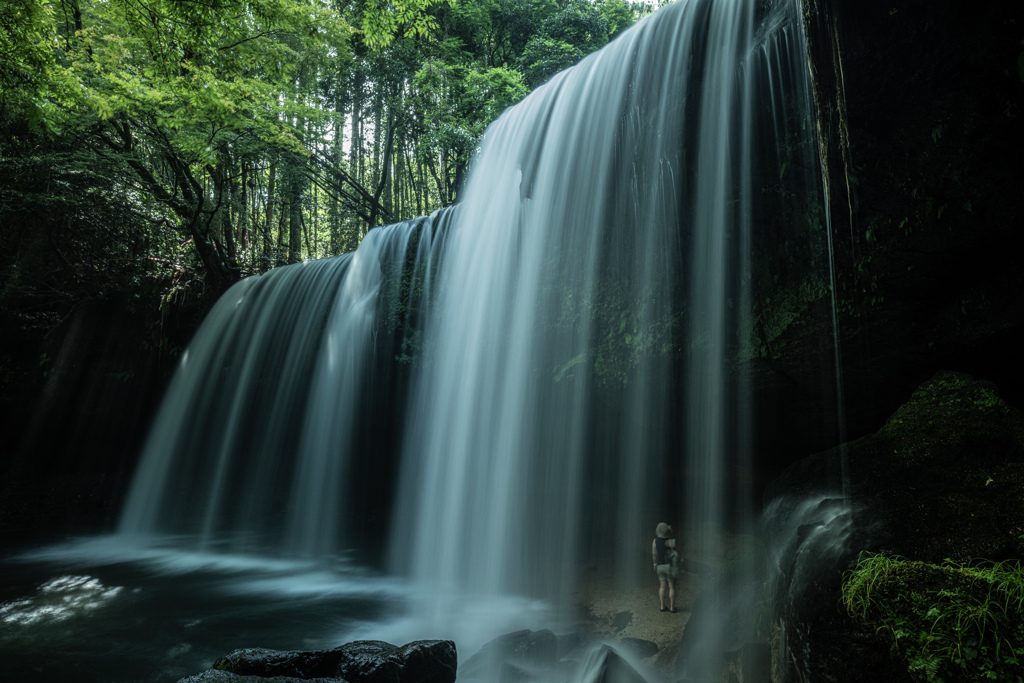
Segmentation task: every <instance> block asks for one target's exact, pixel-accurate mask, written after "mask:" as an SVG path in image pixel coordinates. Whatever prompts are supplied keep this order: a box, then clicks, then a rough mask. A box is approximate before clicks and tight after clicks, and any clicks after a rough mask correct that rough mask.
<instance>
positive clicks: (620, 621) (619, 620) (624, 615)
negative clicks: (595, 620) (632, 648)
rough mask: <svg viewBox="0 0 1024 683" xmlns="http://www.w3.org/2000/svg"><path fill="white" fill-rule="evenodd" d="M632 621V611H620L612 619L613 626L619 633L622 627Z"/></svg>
mask: <svg viewBox="0 0 1024 683" xmlns="http://www.w3.org/2000/svg"><path fill="white" fill-rule="evenodd" d="M632 621H633V613H632V612H619V613H618V614H616V615H615V617H614V618H613V619H612V627H613V628H614V629H615V632H616V633H618V632H619V631H621V630H622V629H624V628H626V627H627V626H629V624H630V623H631V622H632Z"/></svg>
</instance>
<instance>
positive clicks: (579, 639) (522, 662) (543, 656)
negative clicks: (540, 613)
mask: <svg viewBox="0 0 1024 683" xmlns="http://www.w3.org/2000/svg"><path fill="white" fill-rule="evenodd" d="M587 643H588V638H587V637H586V636H585V635H584V634H581V633H570V634H566V635H560V636H557V635H555V634H554V633H552V632H551V631H549V630H541V631H530V630H522V631H514V632H512V633H506V634H504V635H501V636H498V637H497V638H495V639H494V640H492V641H490V642H489V643H487V644H485V645H484V646H483V647H482V648H480V651H479V652H477V653H475V654H474V655H473V656H472V657H470V658H469V659H467V660H466V662H465V663H464V664H463V665H462V667H460V668H459V680H460V681H487V682H488V683H493V681H499V683H520V682H523V681H533V680H538V679H543V680H549V681H550V680H566V681H568V680H574V679H575V673H576V671H577V670H578V669H579V662H578V661H575V660H576V659H577V658H579V657H582V656H583V655H584V647H585V646H586V645H587Z"/></svg>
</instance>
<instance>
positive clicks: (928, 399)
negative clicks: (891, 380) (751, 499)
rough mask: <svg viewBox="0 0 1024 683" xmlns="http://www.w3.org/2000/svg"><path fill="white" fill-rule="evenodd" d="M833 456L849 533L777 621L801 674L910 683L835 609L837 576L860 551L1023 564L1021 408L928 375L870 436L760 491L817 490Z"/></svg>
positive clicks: (867, 634)
mask: <svg viewBox="0 0 1024 683" xmlns="http://www.w3.org/2000/svg"><path fill="white" fill-rule="evenodd" d="M843 456H845V457H846V459H847V461H848V472H849V476H850V481H849V486H850V490H851V493H852V494H853V501H854V503H855V506H856V507H855V509H854V510H853V512H852V514H853V517H854V524H853V535H852V537H851V538H850V540H849V541H848V542H847V545H846V548H845V551H844V555H843V557H842V558H841V559H840V561H839V562H838V563H836V566H833V567H825V568H823V569H822V571H820V572H818V576H817V577H816V578H815V580H814V581H813V582H810V583H809V584H808V586H807V588H806V590H805V591H804V592H803V593H802V595H801V596H800V597H799V599H794V600H793V601H792V606H791V609H790V610H789V611H788V613H786V614H782V615H780V622H779V623H780V625H781V627H782V629H783V631H784V634H783V635H784V638H785V640H786V641H787V642H788V645H789V649H790V651H791V652H796V653H798V656H796V657H794V658H792V661H793V662H795V665H796V666H797V668H799V669H800V675H801V676H803V677H804V678H806V679H808V680H830V681H835V682H836V683H846V682H850V683H853V681H858V680H862V678H861V677H860V673H859V672H862V671H863V670H865V666H867V667H868V669H870V670H871V671H873V672H876V673H877V678H878V679H879V680H887V681H894V682H895V681H910V680H911V677H910V675H909V673H908V672H907V671H906V668H905V667H904V666H903V665H902V664H900V663H899V662H897V661H895V660H894V659H893V657H892V656H891V654H890V652H889V646H888V644H887V643H886V642H884V641H883V640H882V639H881V638H880V637H879V636H878V635H877V634H875V633H874V632H873V629H871V628H869V627H868V626H866V625H865V624H862V623H860V622H857V621H855V620H854V619H853V618H852V617H850V616H848V615H847V614H846V613H845V612H843V611H842V609H841V607H840V606H839V591H840V587H841V583H842V572H843V570H844V569H845V568H846V567H849V566H850V565H851V563H852V562H853V561H854V560H855V559H856V557H857V555H858V554H859V553H860V552H861V551H863V550H868V551H873V552H886V553H889V554H892V555H896V556H900V557H904V558H907V559H909V560H918V561H922V562H927V563H932V564H941V563H942V562H943V561H944V560H945V559H946V558H950V559H952V560H954V561H956V562H969V561H972V560H978V559H982V558H984V559H987V560H993V561H999V560H1007V559H1024V538H1022V536H1024V497H1022V496H1021V494H1020V492H1021V490H1024V415H1022V414H1021V413H1020V412H1019V411H1017V410H1015V409H1014V408H1012V407H1010V406H1009V405H1007V404H1006V403H1005V402H1004V401H1003V400H1002V399H1001V398H1000V396H999V393H998V391H997V389H996V387H995V386H994V385H992V384H991V383H989V382H985V381H980V380H976V379H974V378H972V377H970V376H968V375H964V374H959V373H950V372H942V373H938V374H936V375H935V376H934V377H933V378H932V379H931V380H929V381H928V382H925V383H924V384H922V385H921V386H920V387H919V388H918V389H917V391H915V392H914V393H913V395H912V396H911V397H910V399H909V400H908V401H907V402H906V403H904V404H903V405H902V406H901V407H900V408H899V409H898V410H896V412H895V413H893V415H892V416H891V417H890V418H889V419H888V420H887V421H886V423H885V425H884V426H883V427H882V428H881V429H880V430H878V432H876V433H875V434H872V435H869V436H866V437H864V438H861V439H858V440H857V441H854V442H853V443H850V444H845V445H843V446H842V447H840V448H836V449H833V450H831V451H828V452H825V453H820V454H817V455H815V456H811V457H809V458H807V459H805V460H802V461H800V462H798V463H796V464H794V465H793V466H792V467H791V468H789V469H788V470H787V471H786V472H785V473H784V474H783V476H782V477H780V478H779V479H778V480H777V481H776V482H774V483H773V484H772V485H771V486H770V487H769V489H768V496H770V497H780V496H799V495H812V494H814V493H815V492H819V491H823V490H828V489H829V488H830V487H831V486H832V485H833V484H832V482H834V481H835V478H834V477H835V474H836V472H838V471H840V470H841V469H842V468H841V467H840V465H839V463H841V458H842V457H843ZM922 589H924V588H922ZM906 590H907V591H913V590H915V587H914V586H907V588H906ZM779 680H785V679H784V678H780V679H779Z"/></svg>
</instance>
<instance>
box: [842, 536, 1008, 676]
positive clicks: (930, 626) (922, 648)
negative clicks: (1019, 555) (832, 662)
mask: <svg viewBox="0 0 1024 683" xmlns="http://www.w3.org/2000/svg"><path fill="white" fill-rule="evenodd" d="M842 599H843V604H844V605H845V607H846V608H847V610H848V611H849V612H850V614H851V615H853V616H854V617H856V618H858V619H861V620H863V621H865V622H867V623H868V624H869V625H870V626H872V627H874V628H875V629H876V631H877V632H878V633H879V634H880V635H881V636H882V637H883V638H885V639H886V640H887V641H888V642H889V644H890V645H891V647H892V651H893V653H894V654H895V655H896V656H897V657H898V658H899V659H900V661H902V662H903V663H904V664H905V665H906V667H907V669H908V671H909V672H910V674H911V675H912V676H913V677H914V678H915V679H916V680H920V681H929V682H945V683H950V682H952V681H980V680H999V681H1024V567H1022V566H1021V565H1020V564H1019V563H1017V562H1001V563H997V564H988V565H980V566H967V565H962V564H957V563H954V562H952V561H946V562H945V563H943V564H941V565H935V564H928V563H925V562H915V561H911V560H906V559H902V558H895V557H889V556H886V555H881V554H874V553H862V554H861V557H860V559H859V560H858V562H857V565H856V567H855V568H854V569H853V570H851V571H850V572H848V573H847V574H846V576H845V580H844V582H843V588H842Z"/></svg>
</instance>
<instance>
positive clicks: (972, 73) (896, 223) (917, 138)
mask: <svg viewBox="0 0 1024 683" xmlns="http://www.w3.org/2000/svg"><path fill="white" fill-rule="evenodd" d="M805 9H806V13H807V15H808V28H809V30H810V31H811V32H812V35H811V38H812V40H811V43H812V48H813V49H812V62H813V64H814V67H815V69H814V72H815V74H816V75H817V77H816V88H817V95H818V104H819V114H820V115H821V117H822V119H823V121H822V126H823V128H822V129H823V137H824V138H825V141H826V142H828V143H830V144H829V145H826V147H827V148H828V150H829V159H830V164H829V172H830V176H831V186H832V189H833V193H832V202H831V210H832V211H831V213H832V221H833V243H834V247H835V267H836V277H837V280H838V287H837V292H836V307H837V314H838V332H839V337H840V341H841V345H840V366H841V368H842V379H843V388H844V390H845V391H844V398H845V409H846V411H845V412H846V414H845V418H846V424H847V426H848V430H847V433H848V435H849V437H851V438H856V437H858V436H861V435H864V434H867V433H869V432H870V431H872V430H873V429H875V428H877V425H878V424H881V423H882V421H883V420H884V419H885V418H886V417H887V416H888V415H890V414H891V413H892V411H893V410H895V409H896V407H897V406H898V405H899V404H900V402H901V401H902V400H904V398H905V397H906V396H907V395H908V394H909V393H910V392H911V391H913V389H914V387H916V386H918V385H919V384H920V383H921V382H923V381H925V380H926V379H927V378H928V377H930V376H931V375H932V374H933V373H935V372H936V371H937V370H940V369H944V368H946V369H955V370H961V371H964V372H969V373H971V374H974V375H975V376H978V377H986V378H989V379H991V380H993V381H995V382H996V383H997V384H999V386H1000V387H1001V388H1002V389H1003V392H1004V396H1005V398H1006V400H1007V401H1008V402H1010V403H1011V404H1013V405H1017V406H1020V405H1021V404H1022V400H1024V393H1022V392H1024V377H1022V372H1024V365H1022V364H1021V363H1019V362H1018V359H1019V354H1020V348H1021V342H1022V340H1024V266H1022V261H1021V259H1020V256H1019V252H1018V251H1015V250H1014V248H1012V247H1011V246H1010V245H1012V244H1014V243H1015V239H1016V233H1017V232H1018V231H1019V229H1020V226H1021V224H1022V219H1024V194H1022V193H1021V192H1020V190H1019V188H1021V187H1024V166H1022V165H1021V164H1020V163H1018V151H1019V150H1020V149H1024V126H1022V125H1021V124H1022V121H1024V118H1022V117H1024V44H1022V43H1021V41H1022V39H1024V4H1022V3H1020V2H1016V1H1014V0H982V1H981V2H977V3H962V2H953V1H951V0H935V1H932V0H884V1H883V0H805ZM847 188H849V192H847ZM776 248H777V249H779V250H780V251H781V252H782V254H781V256H780V258H782V259H784V258H785V255H786V253H787V249H791V248H790V247H787V246H786V245H782V244H780V245H777V246H776ZM793 253H795V252H793ZM808 284H809V283H807V282H805V281H803V280H799V279H794V280H792V281H791V282H780V283H779V284H777V285H775V287H774V288H769V289H767V290H765V294H764V296H763V297H762V300H761V304H760V305H761V307H762V308H761V310H760V313H763V314H765V317H766V318H772V316H771V314H772V313H773V310H772V309H773V308H777V307H780V306H786V305H789V304H791V303H792V302H793V301H796V300H800V297H799V292H798V290H799V289H800V288H801V287H803V288H805V289H806V288H807V285H808ZM810 284H813V283H810ZM811 289H812V290H813V289H814V288H813V287H812V288H811ZM768 296H770V297H771V303H770V304H768V303H766V302H765V298H767V297H768ZM805 299H806V297H805ZM815 305H824V304H821V302H813V303H811V304H807V305H805V306H804V307H802V308H801V307H794V306H790V310H789V314H788V315H787V316H774V318H773V319H775V320H779V319H782V320H785V321H787V322H786V324H783V325H777V326H775V328H773V329H772V328H770V329H768V330H766V334H767V335H768V336H770V337H772V339H771V340H770V342H771V343H770V344H769V345H768V346H769V352H768V353H767V354H765V356H764V357H763V358H760V359H758V360H757V361H756V362H755V363H754V377H755V386H756V387H757V390H758V396H759V401H758V407H759V412H758V424H759V427H760V429H759V432H760V437H761V438H760V439H759V443H760V444H762V449H763V451H764V452H763V456H764V460H765V463H766V464H765V467H766V468H767V469H771V468H772V467H775V468H777V469H776V470H775V472H778V471H779V470H780V469H781V468H783V467H785V465H786V464H788V462H789V461H791V458H792V456H793V454H794V453H799V452H801V451H802V452H804V453H808V452H814V451H816V450H820V449H823V448H825V447H827V445H829V441H830V440H831V443H836V433H837V432H838V431H839V430H838V426H837V424H836V423H835V422H834V419H835V418H834V415H835V413H836V411H835V408H834V406H835V403H836V401H835V399H834V398H832V396H833V394H832V393H831V386H824V385H823V382H824V384H825V385H828V384H830V383H831V382H832V380H831V378H832V377H834V376H835V374H836V373H835V368H834V366H833V364H832V362H831V360H832V359H831V358H830V357H829V356H828V355H827V353H825V352H823V351H822V348H821V347H822V345H823V344H826V343H827V340H829V339H831V330H828V329H823V327H822V326H823V325H828V324H829V323H830V321H831V320H830V316H828V315H821V314H820V312H818V313H817V314H815V311H814V306H815Z"/></svg>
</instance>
